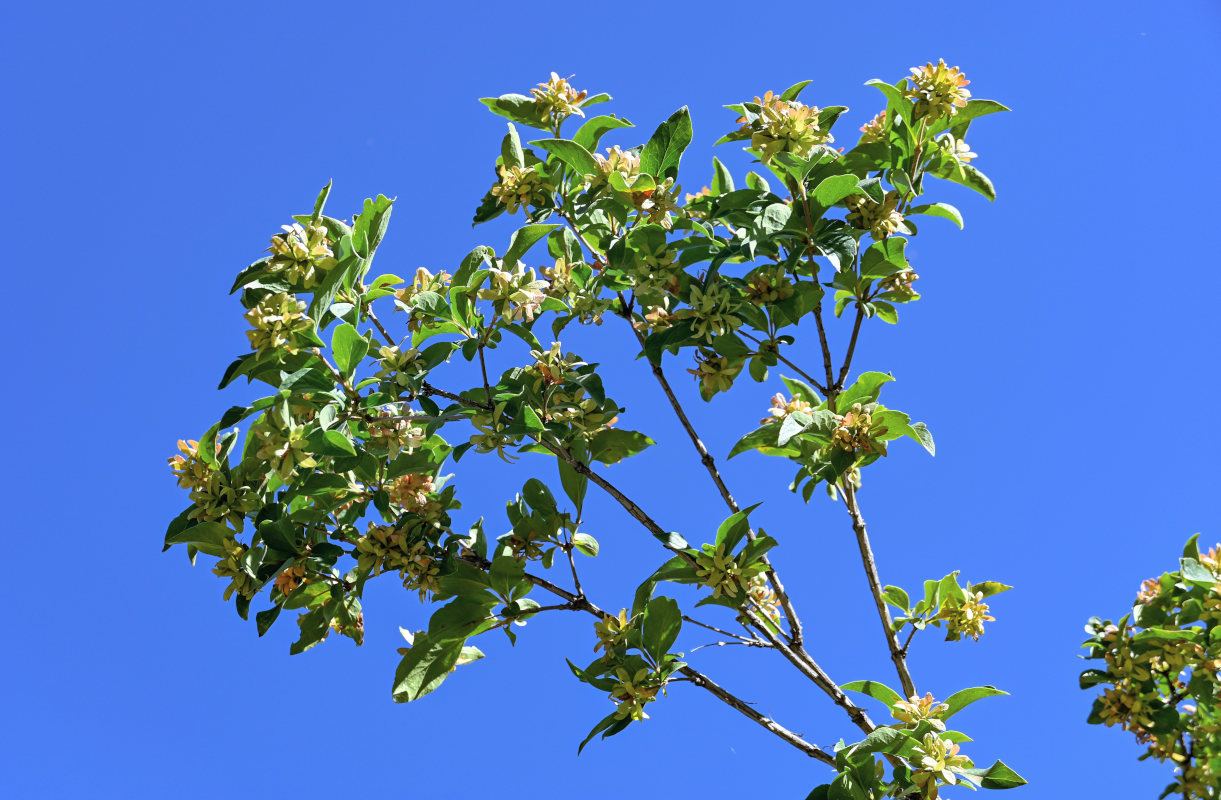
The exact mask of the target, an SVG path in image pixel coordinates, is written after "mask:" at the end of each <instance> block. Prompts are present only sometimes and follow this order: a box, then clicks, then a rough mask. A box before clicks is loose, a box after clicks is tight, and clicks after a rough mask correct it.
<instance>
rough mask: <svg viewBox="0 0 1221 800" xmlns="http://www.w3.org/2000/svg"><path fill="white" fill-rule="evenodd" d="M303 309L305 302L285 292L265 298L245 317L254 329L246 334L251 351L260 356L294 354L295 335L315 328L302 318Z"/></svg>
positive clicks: (308, 319) (295, 350) (303, 315)
mask: <svg viewBox="0 0 1221 800" xmlns="http://www.w3.org/2000/svg"><path fill="white" fill-rule="evenodd" d="M305 308H306V304H305V302H304V301H302V300H298V299H297V297H296V295H292V294H288V293H287V292H278V293H276V294H271V295H268V296H267V297H264V298H263V299H262V300H261V301H260V302H259V304H258V305H257V306H255V307H254V308H252V309H250V310H249V311H247V312H246V315H245V316H246V320H247V321H248V322H249V323H250V325H251V326H252V327H253V328H254V330H250V331H246V336H247V337H248V338H249V339H250V349H251V350H254V351H255V352H257V353H258V354H259V355H263V354H265V353H268V352H270V351H273V350H284V351H285V352H288V353H296V352H297V350H298V345H297V342H296V337H295V336H294V334H297V333H302V332H304V331H307V330H309V329H310V328H311V327H313V325H314V321H313V320H312V319H310V318H309V317H307V316H305Z"/></svg>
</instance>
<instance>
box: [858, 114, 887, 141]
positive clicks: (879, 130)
mask: <svg viewBox="0 0 1221 800" xmlns="http://www.w3.org/2000/svg"><path fill="white" fill-rule="evenodd" d="M884 141H886V109H882V110H881V111H879V112H878V113H877V115H876V116H875V117H874V118H873V119H871V120H869V121H868V122H866V123H865V124H864V125H862V126H861V144H870V143H873V142H884Z"/></svg>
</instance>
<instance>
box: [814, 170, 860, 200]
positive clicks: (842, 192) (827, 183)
mask: <svg viewBox="0 0 1221 800" xmlns="http://www.w3.org/2000/svg"><path fill="white" fill-rule="evenodd" d="M858 183H859V179H858V178H857V177H856V176H855V175H832V176H831V177H830V178H824V179H823V180H822V181H820V182H819V184H818V185H817V186H815V187H814V191H813V192H811V193H810V198H811V199H812V200H813V201H814V202H816V203H818V204H819V205H820V206H822V207H823V208H830V207H831V206H833V205H835V204H836V203H838V202H839V201H840V200H843V199H844V198H845V197H848V196H849V195H854V194H856V193H857V184H858Z"/></svg>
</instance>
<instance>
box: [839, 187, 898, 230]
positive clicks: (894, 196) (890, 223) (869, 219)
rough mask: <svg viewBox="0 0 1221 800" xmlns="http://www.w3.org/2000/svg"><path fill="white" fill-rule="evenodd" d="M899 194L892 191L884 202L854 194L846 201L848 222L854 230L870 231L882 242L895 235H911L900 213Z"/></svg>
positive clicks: (864, 195) (887, 194)
mask: <svg viewBox="0 0 1221 800" xmlns="http://www.w3.org/2000/svg"><path fill="white" fill-rule="evenodd" d="M899 200H900V198H899V193H898V192H897V191H895V190H893V189H892V190H890V191H889V192H887V193H886V195H885V197H884V198H883V199H882V202H880V203H879V202H877V201H876V200H874V199H873V198H872V197H870V196H869V195H866V194H854V195H852V196H851V197H848V198H847V199H845V200H844V204H845V205H847V206H848V211H849V213H848V216H847V218H846V219H847V222H848V224H849V225H851V226H853V227H854V228H860V229H861V230H865V231H869V235H870V236H872V237H873V238H874V239H875V240H878V241H881V240H882V239H885V238H886V237H887V236H890V235H891V234H894V233H911V229H910V228H908V227H907V225H906V224H905V223H904V222H903V215H902V214H900V213H899V210H898V209H899Z"/></svg>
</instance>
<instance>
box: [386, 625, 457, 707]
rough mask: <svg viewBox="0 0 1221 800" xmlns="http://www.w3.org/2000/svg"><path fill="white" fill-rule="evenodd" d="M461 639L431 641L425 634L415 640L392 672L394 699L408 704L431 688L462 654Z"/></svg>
mask: <svg viewBox="0 0 1221 800" xmlns="http://www.w3.org/2000/svg"><path fill="white" fill-rule="evenodd" d="M462 650H463V642H462V640H453V641H434V640H433V639H432V638H431V637H430V636H428V635H427V634H424V635H419V636H416V637H415V642H414V644H413V645H412V646H411V649H409V650H408V651H407V654H406V655H404V656H403V659H402V661H400V662H399V666H398V669H397V670H395V673H394V689H393V695H394V702H396V703H410V702H411V701H413V700H419V699H420V698H421V697H423V696H424V695H426V694H428V693H430V692H432V691H434V690H435V689H436V688H437V687H438V686H440V685H441V683H442V682H444V680H445V679H446V678H448V677H449V671H450V670H451V669H453V668H454V667H455V666H457V665H458V659H459V658H461V657H462Z"/></svg>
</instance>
